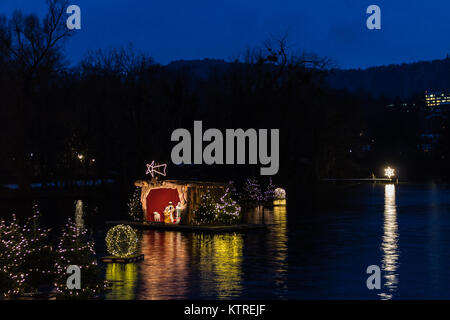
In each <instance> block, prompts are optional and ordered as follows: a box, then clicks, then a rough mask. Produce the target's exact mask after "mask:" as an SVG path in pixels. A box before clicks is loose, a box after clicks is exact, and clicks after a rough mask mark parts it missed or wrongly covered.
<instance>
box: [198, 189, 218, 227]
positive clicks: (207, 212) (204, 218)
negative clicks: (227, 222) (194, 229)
mask: <svg viewBox="0 0 450 320" xmlns="http://www.w3.org/2000/svg"><path fill="white" fill-rule="evenodd" d="M217 218H218V212H217V208H216V202H215V201H214V199H213V197H212V195H211V193H210V192H209V190H207V191H206V192H205V193H204V194H202V196H201V198H200V205H199V207H198V209H197V210H195V211H194V223H196V224H211V223H215V222H217Z"/></svg>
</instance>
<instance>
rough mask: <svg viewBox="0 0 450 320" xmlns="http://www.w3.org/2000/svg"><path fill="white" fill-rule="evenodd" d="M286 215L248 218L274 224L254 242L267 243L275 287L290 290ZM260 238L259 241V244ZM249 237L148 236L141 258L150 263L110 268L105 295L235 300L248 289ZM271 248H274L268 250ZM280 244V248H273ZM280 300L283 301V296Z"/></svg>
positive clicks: (275, 212) (280, 210)
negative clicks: (246, 260)
mask: <svg viewBox="0 0 450 320" xmlns="http://www.w3.org/2000/svg"><path fill="white" fill-rule="evenodd" d="M286 215H287V211H286V207H285V206H280V207H275V208H274V209H264V213H263V212H262V209H261V208H259V209H256V210H254V211H252V212H248V213H247V215H246V219H247V221H248V222H254V223H262V222H263V221H264V222H265V223H270V224H273V226H271V230H270V232H269V233H268V234H267V235H266V236H264V237H262V238H261V237H259V236H258V234H253V237H252V236H251V237H250V239H251V240H250V241H252V240H254V239H260V240H261V241H264V243H261V244H260V246H267V248H269V249H270V252H266V253H265V254H268V260H270V264H271V265H273V267H272V272H271V274H272V275H273V281H274V283H275V286H276V287H277V288H280V289H286V272H287V265H286V256H287V235H286V230H287V219H286ZM255 236H256V238H255ZM245 239H246V237H245V234H242V233H224V234H205V233H180V232H159V231H151V230H148V231H145V232H143V234H142V238H141V246H140V247H141V253H143V254H144V255H145V259H144V261H142V262H139V263H129V264H126V265H120V264H108V265H107V269H106V279H107V280H110V281H111V282H112V286H111V290H109V291H108V293H107V294H106V295H105V298H106V299H108V300H112V299H120V300H128V299H145V300H166V299H187V298H209V299H233V298H239V297H240V296H241V294H242V291H243V289H244V285H245V284H244V280H245V279H244V275H245V272H244V270H243V260H244V247H245V241H246V240H245ZM267 244H269V245H267ZM273 244H275V246H273ZM279 296H280V297H282V296H283V294H282V292H281V291H280V294H279Z"/></svg>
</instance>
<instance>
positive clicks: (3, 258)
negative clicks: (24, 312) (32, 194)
mask: <svg viewBox="0 0 450 320" xmlns="http://www.w3.org/2000/svg"><path fill="white" fill-rule="evenodd" d="M39 219H40V212H39V208H38V205H37V204H34V205H33V215H32V216H31V217H29V218H28V219H27V222H26V223H25V225H23V226H21V225H19V223H18V221H17V218H16V216H15V215H12V220H11V222H10V223H7V222H6V221H5V220H1V222H0V247H1V250H0V264H1V269H0V271H1V272H2V273H3V275H4V276H6V277H7V279H8V280H7V281H8V282H10V284H11V285H10V289H7V290H5V292H3V295H18V294H21V293H23V292H24V291H25V290H26V289H28V288H27V283H28V282H29V280H30V279H32V278H36V277H40V276H43V275H44V276H45V275H51V274H53V270H52V269H51V268H45V267H39V261H36V259H35V258H36V257H37V256H44V255H45V254H46V253H48V252H51V251H52V247H51V246H50V245H48V244H46V240H47V238H48V234H49V231H50V230H49V229H42V228H40V227H39ZM31 263H33V265H36V264H37V265H38V267H31Z"/></svg>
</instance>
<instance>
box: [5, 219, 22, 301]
mask: <svg viewBox="0 0 450 320" xmlns="http://www.w3.org/2000/svg"><path fill="white" fill-rule="evenodd" d="M22 231H23V228H22V227H21V226H20V225H19V223H18V222H17V219H16V216H15V215H13V216H12V219H11V221H10V222H6V221H5V220H1V221H0V268H1V269H0V292H1V293H2V295H4V296H8V295H19V294H21V293H24V292H25V288H24V283H25V281H26V280H27V278H28V273H26V272H23V265H24V261H25V257H26V254H27V246H28V241H27V239H26V238H25V237H24V236H23V232H22Z"/></svg>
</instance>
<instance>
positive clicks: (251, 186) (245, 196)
mask: <svg viewBox="0 0 450 320" xmlns="http://www.w3.org/2000/svg"><path fill="white" fill-rule="evenodd" d="M242 200H243V201H244V202H250V203H260V202H261V201H263V200H264V198H263V195H262V193H261V186H260V185H259V182H258V180H256V179H250V178H249V179H247V180H246V181H245V184H244V188H243V192H242Z"/></svg>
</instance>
